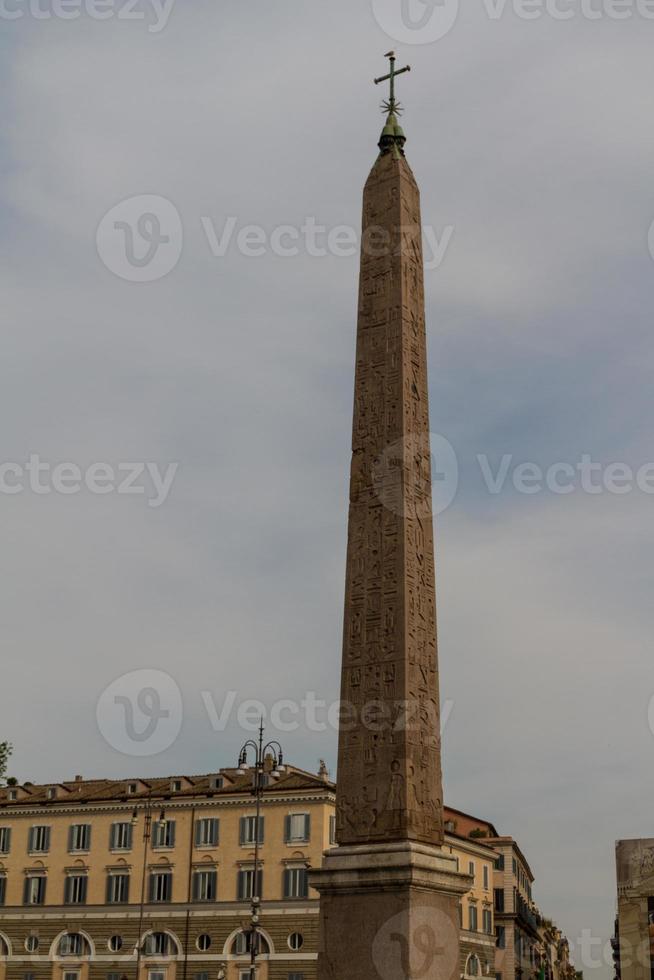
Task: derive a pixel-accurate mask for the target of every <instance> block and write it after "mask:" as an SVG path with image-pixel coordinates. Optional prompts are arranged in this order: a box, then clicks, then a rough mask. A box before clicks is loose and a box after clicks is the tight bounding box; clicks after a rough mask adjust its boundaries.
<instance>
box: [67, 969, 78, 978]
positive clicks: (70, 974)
mask: <svg viewBox="0 0 654 980" xmlns="http://www.w3.org/2000/svg"><path fill="white" fill-rule="evenodd" d="M64 980H79V970H64Z"/></svg>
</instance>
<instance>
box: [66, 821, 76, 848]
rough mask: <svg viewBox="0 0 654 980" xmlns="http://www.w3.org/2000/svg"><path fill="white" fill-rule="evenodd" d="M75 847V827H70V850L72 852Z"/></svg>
mask: <svg viewBox="0 0 654 980" xmlns="http://www.w3.org/2000/svg"><path fill="white" fill-rule="evenodd" d="M74 847H75V827H74V826H73V827H69V828H68V852H69V853H70V852H71V851H72V850H73V848H74Z"/></svg>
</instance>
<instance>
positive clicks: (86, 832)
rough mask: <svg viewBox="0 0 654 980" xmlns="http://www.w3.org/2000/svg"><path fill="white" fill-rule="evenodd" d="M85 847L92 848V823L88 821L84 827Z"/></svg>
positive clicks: (88, 849)
mask: <svg viewBox="0 0 654 980" xmlns="http://www.w3.org/2000/svg"><path fill="white" fill-rule="evenodd" d="M84 848H85V850H87V851H90V850H91V824H90V823H88V824H87V825H86V826H85V828H84Z"/></svg>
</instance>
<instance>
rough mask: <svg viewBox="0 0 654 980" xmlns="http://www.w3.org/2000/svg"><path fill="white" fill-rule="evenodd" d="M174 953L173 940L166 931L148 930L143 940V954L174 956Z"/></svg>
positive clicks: (175, 950) (175, 949)
mask: <svg viewBox="0 0 654 980" xmlns="http://www.w3.org/2000/svg"><path fill="white" fill-rule="evenodd" d="M176 953H177V946H176V945H175V941H174V939H173V937H172V936H171V935H170V934H169V933H167V932H150V933H148V935H147V936H146V937H145V939H144V940H143V954H144V955H145V956H175V954H176Z"/></svg>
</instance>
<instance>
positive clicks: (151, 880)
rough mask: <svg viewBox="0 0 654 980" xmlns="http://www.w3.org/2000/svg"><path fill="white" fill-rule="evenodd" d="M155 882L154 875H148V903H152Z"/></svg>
mask: <svg viewBox="0 0 654 980" xmlns="http://www.w3.org/2000/svg"><path fill="white" fill-rule="evenodd" d="M155 880H156V879H155V877H154V875H152V874H151V875H150V884H149V886H148V894H149V896H150V901H151V902H154V888H155V884H154V883H155Z"/></svg>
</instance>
